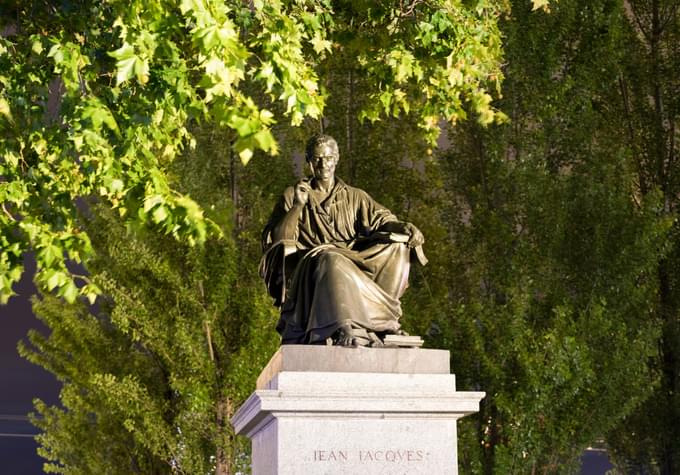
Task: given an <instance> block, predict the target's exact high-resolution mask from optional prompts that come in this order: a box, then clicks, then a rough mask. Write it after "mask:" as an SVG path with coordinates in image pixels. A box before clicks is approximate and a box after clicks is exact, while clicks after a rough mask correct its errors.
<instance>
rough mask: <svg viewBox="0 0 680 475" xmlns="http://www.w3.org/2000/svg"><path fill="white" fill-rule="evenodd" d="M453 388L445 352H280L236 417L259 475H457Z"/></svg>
mask: <svg viewBox="0 0 680 475" xmlns="http://www.w3.org/2000/svg"><path fill="white" fill-rule="evenodd" d="M483 397H484V393H483V392H458V391H456V384H455V376H454V375H452V374H449V352H448V351H444V350H423V349H392V348H375V349H373V348H342V347H335V346H308V345H305V346H303V345H286V346H282V347H281V348H280V349H279V350H278V351H277V353H276V354H275V355H274V356H273V357H272V359H271V361H270V362H269V364H268V365H267V367H266V368H265V369H264V370H263V371H262V374H261V375H260V378H259V379H258V382H257V389H256V390H255V392H254V393H253V394H252V395H251V396H250V398H248V400H247V401H246V402H245V403H244V404H243V406H241V408H240V409H239V410H238V411H237V412H236V414H235V415H234V417H233V419H232V424H233V425H234V427H235V429H236V432H237V433H238V434H243V435H246V436H248V437H249V438H250V439H251V440H252V447H253V459H252V463H253V467H252V468H253V474H254V475H284V474H285V475H304V474H329V475H330V474H333V475H335V474H347V475H354V474H358V473H361V474H367V475H372V474H383V475H387V474H394V475H397V474H398V475H404V474H409V475H410V474H427V475H434V474H437V475H441V474H457V473H458V467H457V449H456V421H457V420H458V419H459V418H461V417H463V416H465V415H467V414H472V413H474V412H477V411H478V410H479V401H480V400H481V399H482V398H483Z"/></svg>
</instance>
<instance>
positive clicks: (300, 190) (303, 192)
mask: <svg viewBox="0 0 680 475" xmlns="http://www.w3.org/2000/svg"><path fill="white" fill-rule="evenodd" d="M311 188H312V187H311V185H310V184H309V182H308V181H301V182H299V183H298V184H297V185H295V204H297V205H300V206H304V205H305V204H307V201H308V200H309V190H311Z"/></svg>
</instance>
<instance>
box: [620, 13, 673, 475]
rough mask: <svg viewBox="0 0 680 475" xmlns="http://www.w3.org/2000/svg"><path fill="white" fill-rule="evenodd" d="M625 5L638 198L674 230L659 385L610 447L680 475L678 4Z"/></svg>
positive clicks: (664, 288) (662, 306)
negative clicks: (657, 201)
mask: <svg viewBox="0 0 680 475" xmlns="http://www.w3.org/2000/svg"><path fill="white" fill-rule="evenodd" d="M623 5H624V12H625V17H624V19H625V29H624V31H623V38H622V52H623V55H622V61H621V69H620V73H619V88H618V91H619V104H620V106H619V108H620V110H621V117H622V118H623V121H622V123H621V124H620V126H621V129H622V136H623V137H625V140H626V143H627V144H628V147H629V149H630V152H631V156H632V159H633V163H634V164H635V169H636V172H637V173H636V180H635V185H636V190H637V193H638V194H639V195H640V196H649V195H652V194H657V193H660V194H661V205H660V214H662V215H663V216H665V217H666V218H667V219H669V220H672V222H673V227H672V229H671V232H670V233H669V235H668V240H667V243H666V245H667V247H668V251H667V253H666V254H665V255H664V257H663V259H661V260H660V261H659V262H658V265H657V268H656V274H657V278H658V290H657V294H656V296H655V298H654V299H653V300H651V301H650V307H651V308H653V311H654V315H655V317H656V319H657V321H658V325H659V328H660V330H661V335H660V338H659V341H658V346H657V351H656V352H655V354H654V356H653V358H650V359H649V365H650V369H651V370H652V371H654V372H655V373H656V374H657V375H658V377H659V384H658V386H656V388H655V391H654V394H653V395H652V396H651V397H650V398H649V399H648V400H647V401H645V403H644V404H643V405H641V406H640V407H639V408H638V410H637V411H636V412H635V413H634V414H632V415H631V416H630V417H628V418H626V420H624V421H623V422H622V424H621V426H620V427H619V428H618V429H617V430H616V431H613V432H612V433H611V434H610V436H609V441H610V443H611V445H612V446H613V448H614V449H615V453H616V454H617V455H618V458H619V460H620V462H621V465H622V466H624V467H625V466H626V465H628V467H629V468H628V469H629V470H631V471H632V470H634V469H638V470H650V471H652V470H653V473H661V474H664V475H666V474H672V473H676V472H678V470H680V281H679V280H678V278H679V277H678V271H677V270H678V268H679V267H678V266H680V229H679V228H678V213H679V210H680V200H679V197H680V182H679V181H678V176H679V175H678V172H679V168H678V156H679V155H680V153H679V151H678V136H679V134H680V128H679V126H678V120H679V119H680V100H679V97H680V96H679V92H680V80H679V78H680V49H679V48H680V10H679V9H680V2H677V1H665V0H654V1H651V2H639V1H633V0H630V1H629V0H626V1H624V2H623Z"/></svg>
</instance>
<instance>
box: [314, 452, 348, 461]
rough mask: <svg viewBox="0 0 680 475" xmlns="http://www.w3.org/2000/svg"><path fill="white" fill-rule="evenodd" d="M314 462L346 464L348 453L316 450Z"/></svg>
mask: <svg viewBox="0 0 680 475" xmlns="http://www.w3.org/2000/svg"><path fill="white" fill-rule="evenodd" d="M314 461H315V462H346V461H347V451H346V450H315V451H314Z"/></svg>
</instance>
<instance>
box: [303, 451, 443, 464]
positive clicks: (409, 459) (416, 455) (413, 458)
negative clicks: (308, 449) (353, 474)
mask: <svg viewBox="0 0 680 475" xmlns="http://www.w3.org/2000/svg"><path fill="white" fill-rule="evenodd" d="M429 455H430V453H429V452H427V451H425V450H418V449H376V450H363V449H361V450H337V449H335V450H331V449H328V450H314V453H313V457H312V460H313V461H314V462H340V463H342V462H347V461H359V462H365V463H371V462H391V463H418V462H424V461H425V460H426V459H427V457H429Z"/></svg>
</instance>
